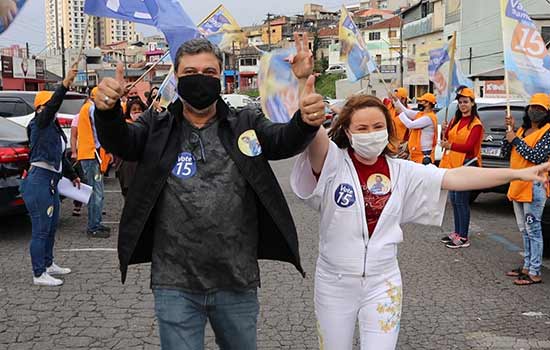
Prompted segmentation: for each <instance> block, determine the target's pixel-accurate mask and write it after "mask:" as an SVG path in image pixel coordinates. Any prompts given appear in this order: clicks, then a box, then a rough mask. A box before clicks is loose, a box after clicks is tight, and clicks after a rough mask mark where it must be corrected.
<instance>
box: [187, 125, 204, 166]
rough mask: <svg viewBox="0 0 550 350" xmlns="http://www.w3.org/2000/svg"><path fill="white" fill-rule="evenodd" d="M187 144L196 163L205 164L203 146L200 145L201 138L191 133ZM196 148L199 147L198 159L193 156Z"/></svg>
mask: <svg viewBox="0 0 550 350" xmlns="http://www.w3.org/2000/svg"><path fill="white" fill-rule="evenodd" d="M189 144H190V145H191V152H192V153H193V155H194V156H195V158H196V159H197V161H198V160H202V161H203V162H204V163H206V153H205V151H204V145H203V144H202V139H201V136H200V135H199V134H198V133H196V132H194V131H192V132H191V135H190V137H189ZM197 146H198V147H199V150H200V153H199V156H198V157H197V155H196V154H195V150H196V149H197Z"/></svg>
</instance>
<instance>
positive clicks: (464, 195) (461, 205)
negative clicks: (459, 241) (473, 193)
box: [449, 191, 470, 238]
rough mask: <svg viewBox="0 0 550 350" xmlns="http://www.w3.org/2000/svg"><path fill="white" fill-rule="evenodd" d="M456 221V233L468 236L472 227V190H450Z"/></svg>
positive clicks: (463, 236) (464, 236)
mask: <svg viewBox="0 0 550 350" xmlns="http://www.w3.org/2000/svg"><path fill="white" fill-rule="evenodd" d="M449 196H450V197H451V204H452V205H453V214H454V222H455V233H458V234H459V235H460V237H462V238H468V231H469V228H470V191H450V192H449Z"/></svg>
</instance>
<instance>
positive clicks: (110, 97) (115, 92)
mask: <svg viewBox="0 0 550 350" xmlns="http://www.w3.org/2000/svg"><path fill="white" fill-rule="evenodd" d="M123 95H124V66H123V65H122V64H121V63H120V62H119V63H118V64H117V67H116V71H115V78H114V79H113V78H104V79H103V80H102V81H101V83H99V86H98V88H97V94H96V97H95V100H94V102H95V106H96V108H97V109H99V110H102V111H104V110H109V109H113V108H114V107H115V104H116V102H117V101H118V100H119V99H120V98H121V97H122V96H123Z"/></svg>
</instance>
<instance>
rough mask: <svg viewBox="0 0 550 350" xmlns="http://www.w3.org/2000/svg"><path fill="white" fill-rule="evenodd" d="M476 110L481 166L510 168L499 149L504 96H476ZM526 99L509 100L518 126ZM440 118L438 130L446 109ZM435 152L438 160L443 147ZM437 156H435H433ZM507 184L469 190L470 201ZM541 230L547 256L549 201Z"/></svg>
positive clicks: (452, 108) (505, 189)
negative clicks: (480, 132) (480, 125)
mask: <svg viewBox="0 0 550 350" xmlns="http://www.w3.org/2000/svg"><path fill="white" fill-rule="evenodd" d="M476 104H477V106H478V107H477V111H478V114H479V117H480V118H481V121H482V122H483V127H484V129H485V134H484V136H483V142H482V144H481V158H482V166H483V167H484V168H509V167H510V158H509V157H504V155H503V154H502V152H501V148H502V144H503V140H504V138H505V136H506V126H505V125H504V117H505V115H506V113H507V110H506V100H504V99H486V98H479V99H476ZM526 105H527V103H526V102H525V101H522V100H513V101H510V112H511V114H512V116H513V117H514V119H515V125H516V127H517V128H519V127H520V126H521V124H523V120H522V119H523V116H524V115H525V107H526ZM456 108H457V104H456V101H454V102H453V103H452V104H451V105H450V106H449V120H451V118H452V116H454V113H455V111H456ZM437 116H438V120H439V130H441V123H442V122H443V120H445V109H442V110H441V111H439V113H438V114H437ZM436 154H437V155H439V158H438V160H440V159H441V155H442V151H441V149H440V148H439V146H438V150H437V151H436ZM436 158H437V156H436ZM508 187H509V186H508V185H503V186H499V187H494V188H489V189H486V190H483V191H472V193H471V197H470V201H471V202H473V201H475V199H476V198H477V197H478V196H479V194H480V193H483V192H492V193H501V194H506V193H508ZM542 234H543V241H544V254H543V255H544V257H547V258H548V257H550V201H547V202H546V206H545V208H544V212H543V214H542Z"/></svg>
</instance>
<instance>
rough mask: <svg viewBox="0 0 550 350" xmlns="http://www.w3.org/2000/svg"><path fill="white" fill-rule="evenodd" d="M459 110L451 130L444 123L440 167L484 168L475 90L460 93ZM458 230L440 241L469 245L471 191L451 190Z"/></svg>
mask: <svg viewBox="0 0 550 350" xmlns="http://www.w3.org/2000/svg"><path fill="white" fill-rule="evenodd" d="M457 102H458V109H457V111H456V113H455V116H454V118H453V119H452V120H451V123H450V124H449V127H447V125H446V123H444V124H443V128H442V129H443V130H445V132H444V137H443V141H441V147H442V148H443V149H445V152H444V153H443V158H442V159H441V162H440V164H439V167H440V168H459V167H461V166H465V165H466V166H481V141H482V139H483V124H482V123H481V120H480V119H479V115H478V113H477V107H476V104H475V95H474V92H473V90H471V89H469V88H467V87H464V88H462V89H460V90H459V91H458V93H457ZM449 196H450V198H451V203H452V205H453V214H454V224H455V230H454V232H452V233H451V234H449V235H448V236H445V237H443V238H442V239H441V242H442V243H444V244H445V245H446V247H447V248H451V249H455V248H467V247H469V246H470V240H469V239H468V230H469V227H470V191H451V192H450V193H449Z"/></svg>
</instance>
